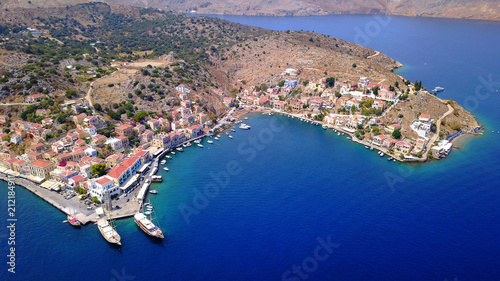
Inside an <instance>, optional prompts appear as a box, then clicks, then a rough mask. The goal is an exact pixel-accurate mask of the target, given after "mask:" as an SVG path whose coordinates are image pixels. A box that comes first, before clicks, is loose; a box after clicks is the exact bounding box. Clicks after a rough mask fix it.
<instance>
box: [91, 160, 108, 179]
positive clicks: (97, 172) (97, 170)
mask: <svg viewBox="0 0 500 281" xmlns="http://www.w3.org/2000/svg"><path fill="white" fill-rule="evenodd" d="M105 169H106V164H104V163H99V164H94V165H92V168H91V170H90V173H91V174H92V175H93V176H98V177H100V176H103V175H104V171H105Z"/></svg>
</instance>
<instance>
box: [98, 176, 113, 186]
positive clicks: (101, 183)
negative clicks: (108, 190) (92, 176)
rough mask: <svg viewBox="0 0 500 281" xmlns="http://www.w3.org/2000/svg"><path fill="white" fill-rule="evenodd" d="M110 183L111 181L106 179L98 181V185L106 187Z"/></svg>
mask: <svg viewBox="0 0 500 281" xmlns="http://www.w3.org/2000/svg"><path fill="white" fill-rule="evenodd" d="M110 181H111V180H110V179H108V178H106V177H104V178H102V179H100V180H98V181H97V183H98V184H100V185H105V184H107V183H108V182H110Z"/></svg>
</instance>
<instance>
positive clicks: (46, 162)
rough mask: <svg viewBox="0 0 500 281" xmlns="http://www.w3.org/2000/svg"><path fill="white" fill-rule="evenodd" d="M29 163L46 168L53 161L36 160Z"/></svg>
mask: <svg viewBox="0 0 500 281" xmlns="http://www.w3.org/2000/svg"><path fill="white" fill-rule="evenodd" d="M31 165H32V166H35V167H38V168H47V167H49V166H50V165H53V163H52V162H50V161H47V160H36V161H33V162H31Z"/></svg>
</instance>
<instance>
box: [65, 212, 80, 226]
mask: <svg viewBox="0 0 500 281" xmlns="http://www.w3.org/2000/svg"><path fill="white" fill-rule="evenodd" d="M68 223H69V224H71V225H72V226H75V227H78V226H81V223H80V221H79V220H77V219H76V218H75V217H73V216H72V215H68Z"/></svg>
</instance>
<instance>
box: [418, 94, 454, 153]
mask: <svg viewBox="0 0 500 281" xmlns="http://www.w3.org/2000/svg"><path fill="white" fill-rule="evenodd" d="M452 112H453V107H451V105H449V104H448V111H446V113H444V114H443V115H442V116H441V117H439V119H438V120H437V122H436V134H435V135H434V136H433V137H432V138H431V139H430V140H429V142H428V143H427V149H426V152H425V155H424V156H425V157H424V159H427V157H428V154H429V151H430V150H431V147H432V145H433V144H434V142H435V141H436V139H437V138H438V137H439V131H440V129H441V120H443V119H444V118H445V117H446V116H448V115H450V114H451V113H452Z"/></svg>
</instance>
